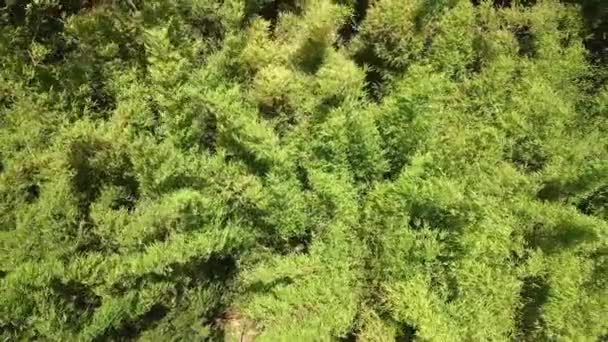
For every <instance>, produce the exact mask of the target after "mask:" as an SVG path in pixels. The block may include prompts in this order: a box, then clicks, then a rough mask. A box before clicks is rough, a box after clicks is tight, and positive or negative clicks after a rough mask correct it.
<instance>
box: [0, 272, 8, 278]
mask: <svg viewBox="0 0 608 342" xmlns="http://www.w3.org/2000/svg"><path fill="white" fill-rule="evenodd" d="M7 274H8V272H7V271H5V270H0V279H3V278H5V277H6V275H7Z"/></svg>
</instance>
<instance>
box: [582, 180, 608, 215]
mask: <svg viewBox="0 0 608 342" xmlns="http://www.w3.org/2000/svg"><path fill="white" fill-rule="evenodd" d="M576 207H577V209H578V210H579V211H580V212H582V213H583V214H585V215H593V216H597V217H599V218H602V219H605V220H606V219H608V185H602V186H600V187H599V188H597V189H596V190H594V191H593V192H591V193H590V194H588V195H587V196H585V197H583V198H582V199H581V200H580V201H579V203H578V204H577V206H576Z"/></svg>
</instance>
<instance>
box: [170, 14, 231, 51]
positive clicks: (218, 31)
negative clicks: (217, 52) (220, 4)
mask: <svg viewBox="0 0 608 342" xmlns="http://www.w3.org/2000/svg"><path fill="white" fill-rule="evenodd" d="M214 10H215V9H214V8H213V7H209V8H205V10H202V11H197V12H195V11H193V8H192V6H185V5H179V6H178V7H177V11H178V12H179V14H180V16H181V17H182V18H185V20H186V23H187V24H188V25H189V26H190V27H191V28H192V30H193V31H194V32H196V33H198V34H200V35H201V37H202V38H204V39H205V40H210V41H212V42H213V43H214V45H219V43H220V42H221V41H223V40H224V37H225V35H226V27H225V26H224V25H223V24H222V18H221V16H220V15H218V14H217V13H215V11H214ZM173 24H174V25H178V26H179V24H180V23H179V22H178V21H174V22H173ZM175 33H176V34H180V33H181V34H183V32H182V30H180V27H176V30H175ZM170 36H171V38H172V42H176V41H178V40H182V39H183V38H184V37H179V36H175V35H171V34H170ZM176 45H177V44H176Z"/></svg>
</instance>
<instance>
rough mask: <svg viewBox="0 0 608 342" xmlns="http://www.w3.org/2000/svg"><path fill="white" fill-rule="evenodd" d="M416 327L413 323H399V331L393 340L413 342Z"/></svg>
mask: <svg viewBox="0 0 608 342" xmlns="http://www.w3.org/2000/svg"><path fill="white" fill-rule="evenodd" d="M416 332H417V329H416V327H415V326H414V325H411V324H408V323H402V324H400V327H399V331H398V333H397V336H396V337H395V342H413V341H416Z"/></svg>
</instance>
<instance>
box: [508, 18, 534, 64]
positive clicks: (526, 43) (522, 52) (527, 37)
mask: <svg viewBox="0 0 608 342" xmlns="http://www.w3.org/2000/svg"><path fill="white" fill-rule="evenodd" d="M513 34H514V35H515V38H516V39H517V43H518V45H519V49H518V53H519V56H521V57H529V58H532V57H534V56H536V38H535V37H534V34H533V33H532V32H531V30H530V26H528V25H523V26H519V27H517V28H516V29H515V30H514V31H513Z"/></svg>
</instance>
